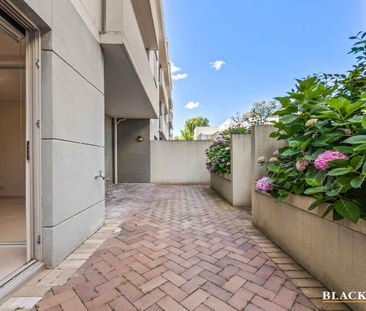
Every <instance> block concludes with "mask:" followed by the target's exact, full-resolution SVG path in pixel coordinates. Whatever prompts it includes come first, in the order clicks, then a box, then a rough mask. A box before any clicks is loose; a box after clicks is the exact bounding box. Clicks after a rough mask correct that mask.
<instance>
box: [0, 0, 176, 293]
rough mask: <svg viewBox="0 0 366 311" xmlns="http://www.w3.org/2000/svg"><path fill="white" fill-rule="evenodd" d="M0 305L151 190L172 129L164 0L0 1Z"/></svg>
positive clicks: (170, 86)
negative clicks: (140, 192) (133, 189)
mask: <svg viewBox="0 0 366 311" xmlns="http://www.w3.org/2000/svg"><path fill="white" fill-rule="evenodd" d="M0 47H1V48H0V118H1V120H0V121H1V122H0V141H1V143H2V145H3V150H2V151H1V153H0V222H1V223H0V297H1V295H4V294H5V293H6V292H7V291H9V290H10V289H11V288H12V287H13V286H15V284H17V283H19V282H21V281H22V279H24V278H26V277H27V276H29V274H30V273H32V271H35V270H36V269H39V267H40V266H41V265H42V264H44V265H46V266H50V267H51V266H55V265H57V264H58V263H60V262H61V261H62V260H63V259H64V258H65V257H66V256H67V255H68V254H69V253H70V252H72V250H73V249H75V248H76V247H77V246H78V245H80V244H81V243H82V242H83V241H84V240H86V239H87V238H88V237H89V236H90V235H91V234H93V233H94V232H95V231H96V230H97V229H98V228H99V227H101V226H102V225H103V223H104V214H105V213H104V210H105V183H106V181H107V182H149V181H150V172H149V170H150V140H153V139H169V137H170V135H171V130H172V99H171V98H172V97H171V88H172V82H171V75H170V64H169V57H168V44H167V39H166V35H165V28H164V15H163V5H162V0H0Z"/></svg>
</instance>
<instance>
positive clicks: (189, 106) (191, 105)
mask: <svg viewBox="0 0 366 311" xmlns="http://www.w3.org/2000/svg"><path fill="white" fill-rule="evenodd" d="M199 105H200V103H198V102H189V103H188V104H187V105H185V108H187V109H196V108H198V107H199Z"/></svg>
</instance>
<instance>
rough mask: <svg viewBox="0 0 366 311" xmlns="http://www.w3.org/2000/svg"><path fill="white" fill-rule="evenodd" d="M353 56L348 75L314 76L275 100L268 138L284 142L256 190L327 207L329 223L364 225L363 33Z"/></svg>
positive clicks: (365, 103)
mask: <svg viewBox="0 0 366 311" xmlns="http://www.w3.org/2000/svg"><path fill="white" fill-rule="evenodd" d="M353 38H354V39H356V40H357V42H356V43H355V46H354V48H353V49H352V51H351V52H352V53H355V54H356V55H357V62H358V63H357V64H356V65H355V66H354V68H353V70H352V71H350V72H349V73H348V74H347V75H317V76H313V77H309V78H307V79H304V80H298V83H297V85H296V88H295V90H292V91H291V92H289V93H288V96H285V97H279V98H276V99H277V100H278V101H279V102H280V104H281V106H282V109H280V110H279V111H277V112H276V113H275V114H276V115H278V116H279V121H278V122H274V126H275V127H276V128H277V130H276V131H275V132H273V133H272V134H271V137H274V138H277V139H279V140H287V141H288V146H287V147H284V148H281V149H280V150H279V152H276V153H275V154H274V156H273V157H272V158H271V159H270V160H268V161H267V160H266V159H263V158H262V159H258V162H259V163H261V164H264V165H266V168H267V172H268V178H266V177H264V178H262V179H261V180H260V181H259V182H258V184H257V189H258V190H260V191H263V189H264V191H268V192H269V193H270V194H271V195H272V196H273V197H275V198H277V199H279V200H282V199H284V198H286V197H287V196H288V194H289V193H294V194H303V195H309V196H313V197H314V198H315V199H316V200H315V202H314V203H313V204H312V205H311V206H310V207H309V209H315V208H316V207H318V206H319V205H320V204H321V203H325V202H326V203H330V205H329V208H328V209H327V210H326V211H325V213H324V215H323V216H325V215H327V214H328V213H329V212H330V211H333V218H334V219H335V220H339V219H342V218H346V219H348V220H350V221H352V222H354V223H356V222H357V221H358V220H359V219H360V218H362V219H366V182H365V178H366V115H365V110H366V79H365V73H366V70H365V63H366V62H365V60H366V54H365V53H366V52H365V51H366V41H365V40H364V39H365V38H366V33H359V34H358V35H357V36H355V37H353Z"/></svg>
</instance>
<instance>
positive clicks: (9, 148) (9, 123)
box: [0, 16, 29, 283]
mask: <svg viewBox="0 0 366 311" xmlns="http://www.w3.org/2000/svg"><path fill="white" fill-rule="evenodd" d="M27 123H28V122H27V107H26V32H25V30H23V29H22V28H21V27H20V26H19V25H17V24H16V23H11V21H9V19H6V16H0V283H1V281H2V280H4V279H5V278H6V277H7V276H9V275H10V274H11V273H12V272H14V271H15V270H17V269H18V268H20V267H22V266H23V265H24V264H26V263H27V261H28V260H29V254H28V253H29V246H28V243H29V233H28V229H29V221H28V219H27V218H28V217H27V215H29V212H28V211H27V208H28V205H29V204H27V203H26V202H27V190H26V189H27V186H26V181H27V174H26V169H27Z"/></svg>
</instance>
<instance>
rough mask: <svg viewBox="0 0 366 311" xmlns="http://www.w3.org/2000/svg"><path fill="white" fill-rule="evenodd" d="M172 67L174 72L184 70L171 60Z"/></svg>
mask: <svg viewBox="0 0 366 311" xmlns="http://www.w3.org/2000/svg"><path fill="white" fill-rule="evenodd" d="M170 69H171V71H172V73H176V72H178V71H181V70H182V68H180V67H178V66H176V65H175V64H174V63H173V62H172V61H170Z"/></svg>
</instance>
